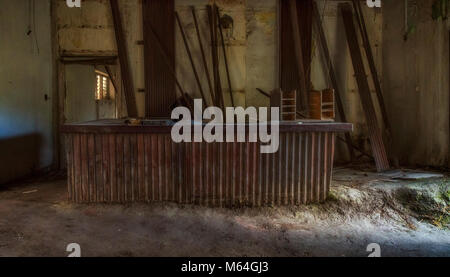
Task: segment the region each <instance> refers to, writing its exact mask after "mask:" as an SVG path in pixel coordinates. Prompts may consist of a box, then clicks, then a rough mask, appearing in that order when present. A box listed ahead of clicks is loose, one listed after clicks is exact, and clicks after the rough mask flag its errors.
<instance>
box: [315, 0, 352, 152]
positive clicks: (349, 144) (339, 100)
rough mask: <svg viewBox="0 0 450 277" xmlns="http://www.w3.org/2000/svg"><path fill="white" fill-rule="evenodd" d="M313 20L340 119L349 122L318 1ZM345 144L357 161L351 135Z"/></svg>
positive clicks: (346, 136)
mask: <svg viewBox="0 0 450 277" xmlns="http://www.w3.org/2000/svg"><path fill="white" fill-rule="evenodd" d="M313 20H314V26H315V27H316V32H317V34H318V36H319V40H320V42H319V44H320V46H321V49H322V54H323V57H324V59H325V63H326V65H325V66H326V69H327V70H328V76H329V78H330V81H331V85H332V86H333V88H334V91H335V92H336V97H335V98H336V104H337V110H338V112H339V117H340V119H341V121H342V122H348V121H347V117H346V115H345V111H344V105H343V101H342V93H341V90H340V88H339V85H338V81H337V77H336V71H335V70H334V66H333V63H332V61H331V55H330V50H329V48H328V43H327V39H326V37H325V32H324V30H323V25H322V20H321V19H320V13H319V9H318V8H317V3H316V1H313ZM345 142H346V144H347V148H348V152H349V153H350V159H351V160H352V161H353V160H354V159H355V152H354V151H353V147H352V145H353V143H352V137H351V135H350V134H349V133H346V134H345Z"/></svg>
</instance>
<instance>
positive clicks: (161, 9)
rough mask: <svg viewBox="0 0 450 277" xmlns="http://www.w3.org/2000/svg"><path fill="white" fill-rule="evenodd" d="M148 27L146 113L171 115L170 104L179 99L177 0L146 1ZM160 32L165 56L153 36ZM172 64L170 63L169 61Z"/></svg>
mask: <svg viewBox="0 0 450 277" xmlns="http://www.w3.org/2000/svg"><path fill="white" fill-rule="evenodd" d="M142 14H143V22H144V23H143V29H144V60H145V62H144V64H145V66H144V67H145V90H146V116H147V117H170V106H171V105H172V104H173V103H175V101H176V91H175V80H174V78H173V76H172V73H171V70H172V69H171V68H175V3H174V0H144V1H143V3H142ZM149 26H152V27H153V30H155V32H156V33H157V34H156V35H157V37H158V39H159V41H160V42H161V43H162V44H163V47H164V50H165V52H166V53H165V54H166V56H167V57H168V59H169V61H165V60H164V59H165V57H164V56H163V54H162V53H161V50H160V49H159V47H158V46H157V45H156V44H157V43H158V42H156V41H155V40H154V39H153V35H152V33H151V32H152V31H151V29H150V27H149ZM167 63H169V64H170V66H169V65H168V64H167Z"/></svg>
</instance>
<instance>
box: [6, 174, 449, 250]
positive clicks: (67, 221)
mask: <svg viewBox="0 0 450 277" xmlns="http://www.w3.org/2000/svg"><path fill="white" fill-rule="evenodd" d="M449 184H450V179H447V177H442V178H434V179H425V180H423V179H422V180H410V181H408V180H397V179H392V178H390V177H388V176H386V175H380V174H376V173H373V170H367V169H364V170H363V171H362V170H356V169H348V168H337V169H336V170H335V174H334V181H333V186H332V190H331V193H330V199H329V201H328V202H327V203H325V204H322V205H311V206H301V207H283V208H275V207H265V208H256V209H252V208H239V209H237V208H234V209H225V208H224V209H209V208H202V207H196V206H179V205H175V204H161V203H160V204H152V205H144V204H137V205H128V206H122V205H112V206H107V205H73V204H70V203H68V202H67V201H66V200H65V199H66V196H65V189H66V183H65V180H64V178H62V177H61V176H57V175H54V176H46V177H42V178H40V179H34V180H30V181H27V182H22V183H18V184H13V185H9V186H3V187H1V188H0V256H59V257H63V256H67V255H68V253H67V252H66V247H67V245H68V244H69V243H78V244H79V245H80V246H81V255H82V256H125V257H128V256H191V257H196V256H258V257H259V256H299V257H303V256H368V255H369V254H370V253H369V252H367V250H366V248H367V245H368V244H370V243H378V244H379V245H380V247H381V255H382V256H450V229H449V227H450V226H449V219H450V214H449V212H450V211H449V209H448V208H449V204H450V202H449V197H450V190H449V188H450V187H449Z"/></svg>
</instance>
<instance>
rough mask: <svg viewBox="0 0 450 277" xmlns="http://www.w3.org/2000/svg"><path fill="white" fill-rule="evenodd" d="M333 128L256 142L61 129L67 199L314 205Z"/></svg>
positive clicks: (329, 159) (323, 191)
mask: <svg viewBox="0 0 450 277" xmlns="http://www.w3.org/2000/svg"><path fill="white" fill-rule="evenodd" d="M334 136H335V135H334V133H331V132H285V133H281V134H280V148H279V151H278V152H277V153H274V154H261V153H260V145H259V143H249V142H246V143H209V144H208V143H182V144H176V143H173V142H172V140H171V138H170V135H169V134H89V133H87V134H68V135H67V157H68V197H69V199H70V200H71V201H74V202H77V203H99V202H100V203H130V202H154V201H171V202H177V203H183V204H198V205H205V206H233V205H250V206H261V205H290V204H307V203H317V202H322V201H324V200H325V199H326V196H327V194H328V191H329V187H330V181H331V173H332V167H333V153H334Z"/></svg>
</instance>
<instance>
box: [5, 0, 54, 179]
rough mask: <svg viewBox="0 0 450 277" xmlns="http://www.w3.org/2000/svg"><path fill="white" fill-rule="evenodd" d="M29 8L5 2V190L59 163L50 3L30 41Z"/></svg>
mask: <svg viewBox="0 0 450 277" xmlns="http://www.w3.org/2000/svg"><path fill="white" fill-rule="evenodd" d="M28 3H29V1H27V0H15V1H11V0H0V38H1V42H0V61H1V63H0V184H3V183H6V182H9V181H12V180H14V179H17V178H21V177H24V176H26V175H28V174H30V173H32V172H34V171H36V170H39V169H43V168H45V167H48V166H50V165H51V164H52V158H53V147H52V145H53V138H52V101H51V99H52V77H53V72H52V47H51V23H50V1H49V0H48V1H44V0H39V1H35V23H36V24H35V26H36V28H35V31H33V32H32V33H31V34H30V35H29V36H28V35H27V31H28V30H29V29H28V25H29V20H28V19H29V10H30V9H29V6H28ZM31 22H32V21H31ZM31 25H33V24H31ZM36 41H37V43H36ZM46 95H47V98H46V97H45V96H46Z"/></svg>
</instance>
